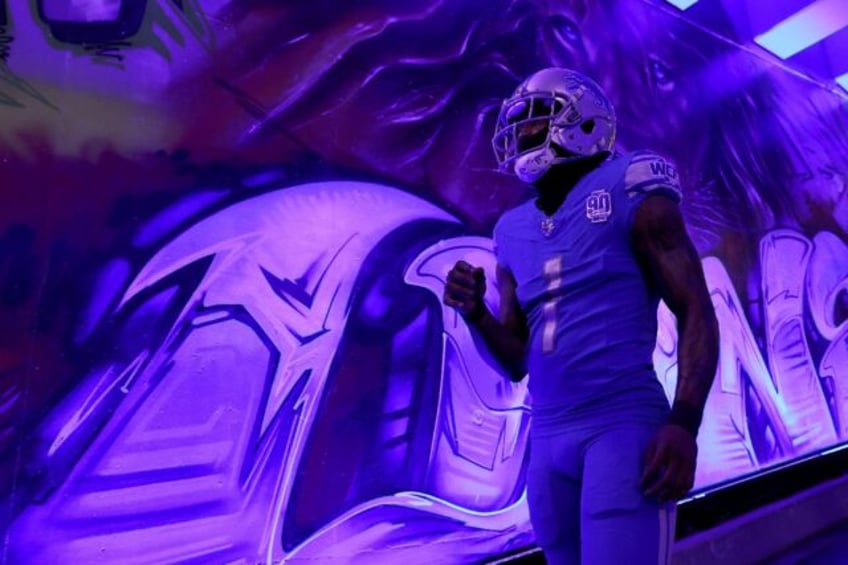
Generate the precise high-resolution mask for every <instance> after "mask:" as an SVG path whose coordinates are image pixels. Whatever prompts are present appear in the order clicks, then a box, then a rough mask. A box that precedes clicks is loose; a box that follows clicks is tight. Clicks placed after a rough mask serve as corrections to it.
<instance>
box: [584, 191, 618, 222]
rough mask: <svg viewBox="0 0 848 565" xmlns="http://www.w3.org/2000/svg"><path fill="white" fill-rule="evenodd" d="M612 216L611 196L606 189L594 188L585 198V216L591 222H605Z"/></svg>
mask: <svg viewBox="0 0 848 565" xmlns="http://www.w3.org/2000/svg"><path fill="white" fill-rule="evenodd" d="M610 216H612V197H611V196H610V193H609V192H607V191H606V190H596V191H594V192H593V193H591V194H590V195H589V197H588V198H586V217H587V218H589V219H590V220H591V221H592V223H593V224H597V223H599V222H606V221H607V220H609V217H610Z"/></svg>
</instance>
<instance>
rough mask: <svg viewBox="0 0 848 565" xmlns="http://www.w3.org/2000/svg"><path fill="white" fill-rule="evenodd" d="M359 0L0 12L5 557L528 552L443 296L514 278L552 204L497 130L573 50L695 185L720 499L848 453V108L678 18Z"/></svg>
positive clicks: (670, 322)
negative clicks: (522, 250) (466, 265)
mask: <svg viewBox="0 0 848 565" xmlns="http://www.w3.org/2000/svg"><path fill="white" fill-rule="evenodd" d="M337 4H338V3H334V2H325V1H322V0H317V1H315V2H309V3H303V2H294V1H290V2H271V1H263V0H144V1H140V2H139V1H129V0H124V1H120V0H117V1H106V0H93V1H89V2H64V1H59V0H27V1H24V2H4V1H3V0H0V114H2V125H1V126H0V183H2V188H0V317H2V318H1V319H2V324H0V451H2V453H3V458H2V464H0V500H2V507H0V529H2V530H3V532H4V537H3V539H4V543H3V551H2V556H3V559H2V561H3V562H8V563H44V562H92V561H96V562H98V563H109V562H114V563H134V562H139V563H151V562H157V563H158V562H162V563H172V562H198V563H208V562H235V563H256V562H263V563H279V562H287V563H288V562H291V563H298V562H304V563H308V562H313V561H314V560H316V559H317V560H331V561H332V560H340V561H344V562H350V563H358V562H361V563H379V562H386V563H396V562H401V561H404V562H408V563H432V562H440V563H441V562H454V563H475V562H480V561H482V560H484V559H485V558H487V557H488V556H492V555H496V554H500V553H503V552H506V551H510V550H512V549H516V548H521V547H526V546H528V545H531V544H532V543H533V535H532V531H531V529H530V525H529V519H528V515H527V510H526V504H525V492H524V472H525V464H526V454H527V449H528V437H527V430H528V424H529V419H530V418H531V406H532V399H531V398H530V397H529V394H528V391H527V386H526V380H525V381H523V382H522V383H518V384H515V383H511V382H510V381H509V380H508V379H506V378H505V377H504V371H503V370H502V368H501V367H500V366H499V365H498V363H497V362H496V361H495V360H494V359H493V358H492V357H491V356H490V355H489V354H488V352H487V351H486V350H485V348H483V347H482V345H481V342H480V340H479V338H478V336H476V335H475V333H474V332H472V331H471V330H469V328H468V327H467V326H466V325H465V324H464V323H463V322H462V319H461V318H459V317H457V315H456V314H455V313H454V311H453V310H450V309H447V308H445V307H444V306H443V305H442V304H441V299H440V296H441V289H442V285H443V283H444V278H445V275H446V272H447V270H448V269H449V267H450V266H451V265H452V264H453V263H454V262H455V261H456V260H457V259H460V258H463V259H465V260H467V261H469V262H472V263H474V264H477V265H481V266H483V267H484V268H485V269H486V270H487V271H488V274H489V276H488V280H490V281H494V280H495V276H494V268H495V264H494V255H493V253H492V242H491V239H490V235H491V229H492V226H493V224H494V222H495V221H496V219H497V218H498V217H499V215H500V214H501V213H503V212H504V211H505V210H507V209H509V208H510V207H512V206H514V205H516V204H517V203H519V202H521V201H522V200H523V199H525V198H527V197H528V196H529V193H528V191H527V189H526V187H523V186H521V185H520V184H519V183H518V182H517V181H516V180H515V179H513V178H511V177H507V176H504V175H501V174H499V173H497V172H496V166H495V161H494V157H493V155H492V151H491V147H490V136H491V132H492V131H493V127H494V120H495V117H496V116H495V114H496V111H497V108H498V105H499V103H500V100H501V99H502V98H503V97H504V96H505V95H507V94H508V93H510V92H511V91H512V89H513V88H514V86H515V84H516V83H517V82H518V81H519V80H520V79H521V78H522V77H524V76H525V75H527V74H529V73H530V72H532V71H533V70H536V69H538V68H540V67H542V66H547V65H551V64H556V65H562V66H567V67H571V68H575V69H577V70H580V71H582V72H585V73H587V74H589V75H591V76H594V77H596V78H597V79H598V81H599V82H600V83H601V84H602V85H603V87H604V88H605V89H606V90H607V91H608V92H609V93H610V95H611V98H612V99H613V101H614V103H615V105H616V108H617V114H618V115H619V118H620V123H621V130H620V142H619V147H620V149H622V150H627V149H640V148H651V149H654V150H656V151H659V152H661V153H664V154H666V155H668V156H669V157H670V158H672V159H673V160H674V161H675V162H676V163H677V165H678V168H679V171H680V174H681V178H682V179H683V181H684V190H685V197H684V202H683V212H684V216H685V217H686V220H687V223H688V227H689V229H690V232H691V234H692V236H693V239H694V241H695V243H696V245H697V247H698V250H699V252H700V253H701V255H702V258H703V265H704V270H705V274H706V277H707V282H708V285H709V287H710V290H711V293H712V297H713V303H714V305H715V307H716V311H717V314H718V316H719V319H720V325H721V350H720V363H719V370H718V374H717V377H716V380H715V383H714V385H713V389H712V391H711V393H710V397H709V400H708V406H707V412H706V414H705V417H704V423H703V428H702V430H703V431H702V433H701V435H700V437H699V447H700V451H699V467H698V476H697V481H696V489H699V490H701V489H707V488H709V487H715V486H717V485H720V484H721V483H722V482H724V481H728V480H731V479H735V478H739V477H743V476H747V475H749V474H753V473H757V472H759V471H761V470H763V469H765V468H768V467H770V466H773V465H776V464H778V463H781V462H785V461H790V460H792V459H795V458H798V457H801V456H804V455H808V454H811V453H815V452H819V451H822V450H826V449H829V448H831V447H834V446H837V445H839V444H840V443H844V442H846V441H848V369H846V368H848V191H846V190H845V187H846V185H847V183H848V134H846V132H848V115H847V114H846V107H845V105H844V101H842V100H840V99H839V98H838V97H836V96H835V95H834V94H833V93H831V92H828V91H825V90H823V89H821V88H819V87H818V86H816V85H814V84H811V83H810V82H807V81H804V80H802V79H800V78H799V77H797V76H795V75H791V74H789V73H787V72H785V71H784V70H783V69H781V68H778V67H775V66H772V65H771V64H770V63H768V61H766V60H763V59H760V58H758V57H756V56H755V55H754V54H752V53H751V51H750V50H746V49H740V48H738V47H737V46H736V45H735V44H734V43H732V42H729V41H727V40H723V39H721V38H720V37H718V36H717V35H716V34H715V33H713V32H711V31H706V30H705V29H702V28H700V27H696V26H692V25H691V24H690V23H687V22H686V21H685V20H684V19H681V18H679V17H677V16H676V13H675V12H673V11H672V10H671V9H669V8H668V7H666V6H665V5H664V3H660V2H648V1H644V0H626V1H615V2H614V1H612V0H604V1H599V2H592V3H586V2H582V1H578V0H573V1H572V0H519V1H506V0H504V1H501V0H496V1H491V0H489V1H486V2H483V1H481V0H470V1H463V2H456V1H449V0H414V1H410V2H403V3H398V2H388V1H385V0H359V1H356V2H348V3H344V4H345V5H344V6H338V5H337ZM713 11H714V13H713V14H712V18H713V21H712V22H711V24H712V28H711V29H713V30H715V29H718V30H719V31H723V33H724V35H725V37H733V33H734V31H733V29H734V28H733V26H732V25H731V22H730V21H728V17H727V15H726V14H725V13H724V11H723V9H722V8H721V3H716V4H715V7H714V10H713ZM624 22H626V25H625V23H624ZM486 300H487V302H488V304H489V306H490V307H491V308H492V309H493V310H495V311H496V310H497V308H498V304H499V294H498V289H497V287H496V286H491V288H489V289H488V294H487V296H486ZM659 321H660V324H659V334H658V342H657V348H656V351H655V355H654V361H655V366H656V369H657V374H658V377H659V379H660V381H661V382H662V384H663V386H664V387H665V389H666V391H667V393H668V394H669V398H671V395H672V394H673V390H674V387H675V384H676V379H677V372H676V370H677V368H676V346H677V335H676V330H675V320H674V319H673V316H672V315H671V313H670V312H669V311H668V310H667V309H666V308H664V307H663V308H661V310H660V313H659ZM530 378H532V375H531V376H530Z"/></svg>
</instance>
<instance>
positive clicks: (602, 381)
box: [494, 152, 681, 432]
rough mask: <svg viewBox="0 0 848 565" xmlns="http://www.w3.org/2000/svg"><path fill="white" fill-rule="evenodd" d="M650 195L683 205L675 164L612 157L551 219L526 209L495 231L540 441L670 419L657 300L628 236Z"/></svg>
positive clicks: (644, 155)
mask: <svg viewBox="0 0 848 565" xmlns="http://www.w3.org/2000/svg"><path fill="white" fill-rule="evenodd" d="M651 194H663V195H666V196H668V197H670V198H672V199H674V200H675V201H676V202H679V201H680V198H681V192H680V184H679V180H678V177H677V172H676V170H675V168H674V166H673V164H672V163H671V162H669V161H668V160H667V159H664V158H663V157H661V156H659V155H657V154H655V153H650V152H634V153H628V154H617V155H614V156H612V157H610V158H609V159H607V160H606V161H605V162H604V163H603V164H602V165H601V166H599V167H598V168H596V169H595V170H594V171H592V172H591V173H589V174H587V175H586V176H584V177H583V178H582V179H580V181H579V182H578V183H577V185H576V186H575V187H574V188H573V189H572V191H571V192H570V193H569V194H568V196H567V197H566V199H565V201H564V202H563V204H562V206H561V207H560V209H559V210H557V212H556V213H555V214H554V215H553V216H552V217H551V218H548V217H546V216H545V215H544V214H543V213H542V211H541V210H539V209H538V208H537V207H536V204H535V200H530V201H527V202H525V203H523V204H521V205H519V206H518V207H516V208H514V209H512V210H510V211H508V212H507V213H505V214H504V215H503V216H502V217H501V218H500V220H499V221H498V223H497V224H496V226H495V230H494V240H495V253H496V255H497V259H498V263H499V264H500V265H501V266H502V267H505V268H506V269H508V270H509V271H510V272H512V274H513V276H514V277H515V280H516V283H517V295H518V300H519V303H520V305H521V308H522V310H523V311H524V313H525V315H526V316H527V322H528V326H529V329H530V337H529V343H528V353H527V355H528V358H527V368H528V373H529V378H530V382H529V388H530V393H531V397H532V402H533V427H534V430H535V431H536V432H543V431H546V430H556V429H557V428H558V427H559V426H562V425H570V424H573V423H575V422H577V421H580V419H581V418H617V419H633V418H642V419H644V418H649V419H656V418H663V417H665V414H666V413H667V410H668V401H667V400H666V398H665V394H664V392H663V390H662V387H661V385H660V383H659V381H658V380H657V378H656V375H655V373H654V370H653V362H652V354H653V350H654V347H655V344H656V336H657V306H658V303H659V296H658V295H657V293H656V292H655V291H654V290H652V289H651V288H650V287H649V285H648V284H647V282H646V280H645V278H644V274H643V273H642V271H641V269H640V267H639V264H638V263H637V261H636V259H635V257H634V254H633V250H632V241H631V234H630V230H631V226H632V223H633V219H634V214H635V211H636V209H637V207H638V206H639V204H640V203H641V202H642V201H643V200H644V199H645V197H646V196H648V195H651Z"/></svg>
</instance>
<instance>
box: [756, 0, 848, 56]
mask: <svg viewBox="0 0 848 565" xmlns="http://www.w3.org/2000/svg"><path fill="white" fill-rule="evenodd" d="M846 25H848V2H845V1H844V0H818V1H817V2H814V3H813V4H810V5H809V6H807V7H806V8H804V9H803V10H800V11H799V12H797V13H795V14H793V15H791V16H789V17H788V18H786V19H785V20H783V21H781V22H780V23H778V24H777V25H775V26H774V27H772V28H771V29H770V30H768V31H766V32H765V33H762V34H760V35H758V36H756V37H755V38H754V41H755V42H756V43H757V44H759V45H760V46H762V47H765V48H766V49H768V50H769V51H771V52H772V53H774V54H775V55H777V56H778V57H780V58H781V59H787V58H789V57H791V56H793V55H795V54H796V53H800V52H801V51H803V50H804V49H806V48H807V47H809V46H811V45H813V44H814V43H817V42H819V41H821V40H822V39H824V38H825V37H828V36H830V35H832V34H834V33H836V32H837V31H839V30H840V29H842V28H843V27H845V26H846Z"/></svg>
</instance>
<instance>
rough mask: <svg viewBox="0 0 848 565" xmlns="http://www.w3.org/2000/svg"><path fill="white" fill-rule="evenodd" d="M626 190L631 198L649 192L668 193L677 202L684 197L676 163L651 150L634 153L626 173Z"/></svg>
mask: <svg viewBox="0 0 848 565" xmlns="http://www.w3.org/2000/svg"><path fill="white" fill-rule="evenodd" d="M624 192H625V193H626V194H627V196H629V197H630V198H636V197H638V196H646V195H648V194H666V195H668V196H670V197H671V198H673V199H674V200H675V201H676V202H680V200H681V199H682V198H683V191H682V190H681V189H680V177H679V176H678V175H677V168H676V167H675V166H674V163H672V162H671V161H670V160H668V159H666V158H665V157H663V156H661V155H658V154H656V153H653V152H651V151H638V152H635V153H633V156H632V158H631V159H630V163H629V164H628V165H627V170H626V171H625V173H624Z"/></svg>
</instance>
